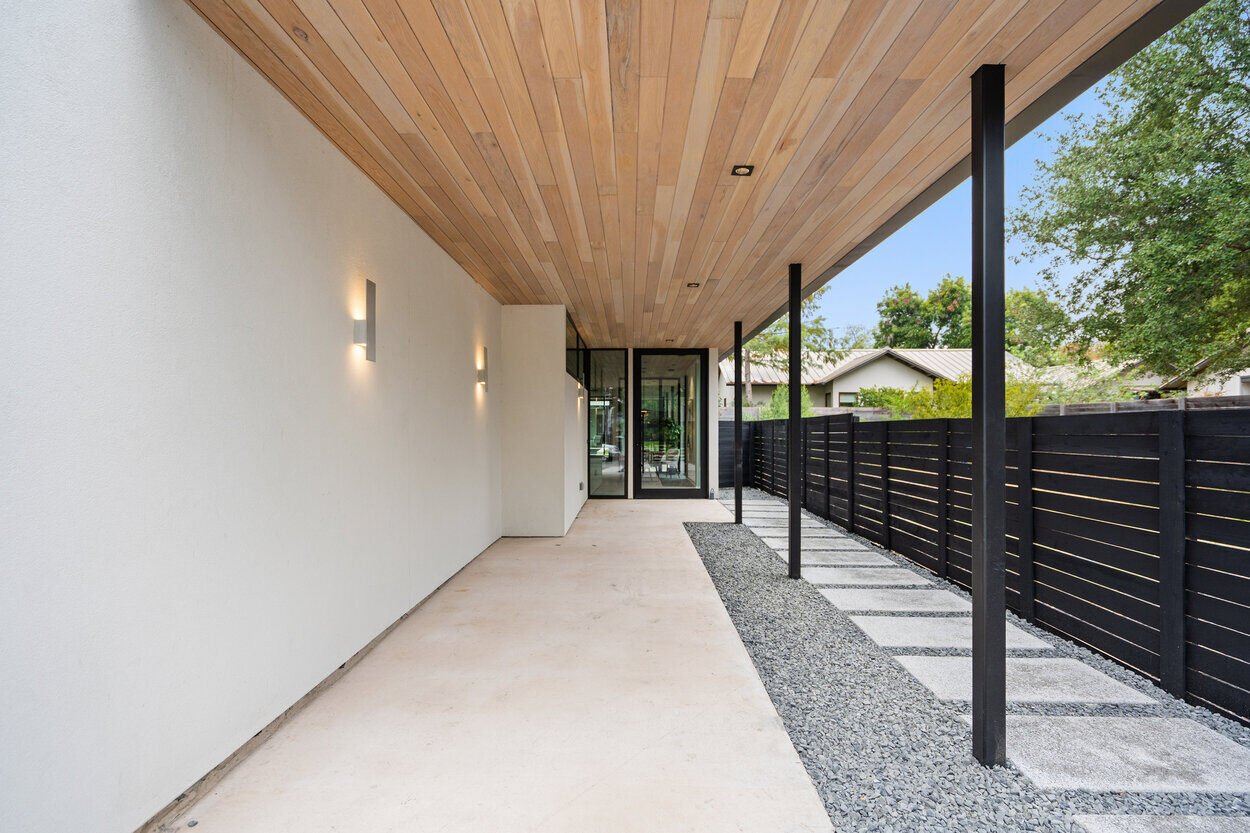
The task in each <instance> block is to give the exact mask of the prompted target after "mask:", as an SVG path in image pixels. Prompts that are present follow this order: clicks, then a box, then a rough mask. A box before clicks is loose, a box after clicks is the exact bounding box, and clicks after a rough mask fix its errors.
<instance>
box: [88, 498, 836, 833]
mask: <svg viewBox="0 0 1250 833" xmlns="http://www.w3.org/2000/svg"><path fill="white" fill-rule="evenodd" d="M728 518H729V516H728V513H727V512H726V511H725V509H724V508H723V507H721V506H719V505H718V504H716V503H714V502H712V501H697V500H628V501H627V500H602V501H590V502H589V503H587V504H586V506H585V508H583V509H582V511H581V514H580V516H579V517H578V519H577V521H576V522H575V523H574V524H573V528H572V529H571V530H570V532H569V534H568V535H566V536H565V537H564V538H535V539H503V540H501V541H499V542H497V543H496V544H495V545H494V546H492V547H490V548H489V549H488V550H486V551H485V552H484V553H483V554H482V555H480V556H478V557H477V559H475V560H474V561H473V562H471V563H470V564H469V565H468V566H466V567H465V568H464V569H463V570H461V572H460V573H459V574H457V575H456V576H454V577H453V578H451V579H450V580H449V581H448V582H447V583H446V584H445V585H444V586H443V587H442V588H440V589H439V590H438V591H437V592H436V593H434V594H433V595H432V596H430V597H429V598H428V599H427V600H426V601H425V602H424V603H423V604H422V605H421V606H420V607H418V608H417V609H416V610H415V611H414V612H413V613H412V614H411V615H410V616H409V617H408V618H407V619H405V620H404V621H402V622H400V623H399V624H398V626H397V627H396V628H395V629H394V630H393V631H392V632H391V633H390V634H389V635H388V636H387V637H386V638H385V639H383V640H382V641H381V642H380V643H379V644H378V645H377V647H375V648H374V649H373V651H371V652H370V653H369V654H368V655H367V656H365V657H364V658H363V659H362V660H361V661H360V662H359V663H358V664H357V665H355V666H354V667H352V668H351V669H349V670H348V671H347V673H346V674H345V675H344V676H343V677H342V678H341V679H340V680H339V681H338V682H337V683H335V684H334V685H333V686H331V687H329V688H328V689H326V690H325V691H324V692H323V693H322V694H320V695H319V696H318V697H316V698H315V699H313V700H312V702H311V703H309V705H308V706H307V707H306V708H304V709H303V710H301V711H300V712H298V713H297V714H295V715H293V716H292V718H291V719H290V720H288V722H287V723H285V724H284V725H283V726H282V727H281V728H279V729H278V731H277V732H276V733H275V734H274V736H273V737H272V738H270V739H269V740H268V741H267V742H266V743H264V744H263V745H261V746H260V747H259V748H258V749H256V751H254V752H253V753H252V754H251V755H249V756H248V757H247V758H246V759H244V760H243V761H241V762H240V763H239V765H238V766H237V767H235V768H234V769H233V770H231V771H230V772H229V773H228V774H227V775H226V776H225V778H224V779H223V780H222V781H221V782H220V783H219V784H218V785H217V787H216V788H215V789H213V790H212V791H211V792H210V793H209V794H208V795H206V796H205V797H204V798H203V799H202V800H200V801H199V802H198V803H197V804H195V805H194V806H192V807H191V808H190V810H189V812H188V813H187V814H186V815H185V816H183V819H184V820H189V819H195V820H196V821H197V822H198V824H197V826H196V827H195V828H194V831H195V833H199V831H207V833H215V832H217V831H220V832H221V833H226V832H227V831H228V833H262V832H263V833H274V831H304V832H305V833H314V831H331V830H334V831H340V833H382V831H435V830H437V831H443V833H483V831H522V830H524V831H540V833H556V832H557V831H559V832H561V833H563V831H568V833H585V832H586V831H597V830H611V831H627V832H628V833H644V832H645V833H653V832H654V831H667V830H682V831H705V833H722V831H726V830H751V831H756V830H758V831H821V832H822V833H827V832H828V831H831V830H832V826H831V824H830V822H829V817H828V815H827V814H826V812H825V808H824V805H823V804H822V802H821V800H820V798H819V796H818V795H817V793H816V790H815V788H814V787H813V786H812V782H811V779H810V778H809V777H808V775H807V772H806V770H805V769H804V768H803V765H802V763H801V762H800V760H799V757H798V754H797V753H796V752H795V750H794V746H793V744H792V743H791V742H790V738H789V736H788V735H787V734H786V731H785V728H784V727H783V725H782V723H781V720H780V718H779V717H778V715H777V712H776V710H775V709H774V708H773V705H772V702H771V701H770V700H769V697H768V693H767V692H766V691H765V689H764V686H763V684H762V683H761V682H760V678H759V675H758V674H757V673H756V671H755V667H754V666H753V665H752V663H751V659H750V657H749V656H748V655H747V652H746V649H745V648H744V647H743V645H742V641H741V639H740V638H739V637H738V633H737V631H736V630H735V628H734V625H733V622H732V621H731V620H730V618H729V615H728V614H727V613H726V612H725V608H724V605H723V604H722V603H721V600H720V596H719V595H718V594H717V592H716V589H715V587H714V586H713V585H712V581H711V579H710V578H709V577H708V574H707V571H706V570H705V569H704V567H703V564H702V562H701V561H700V560H699V556H698V554H697V553H696V552H695V549H694V546H693V545H692V544H691V542H690V539H689V537H688V536H687V535H686V532H685V530H684V528H683V527H682V523H683V522H684V521H717V522H723V521H726V520H728ZM326 670H327V672H328V671H329V670H332V669H326ZM90 826H91V825H90V824H88V825H87V827H90ZM178 829H179V830H183V829H184V827H183V826H179V827H178Z"/></svg>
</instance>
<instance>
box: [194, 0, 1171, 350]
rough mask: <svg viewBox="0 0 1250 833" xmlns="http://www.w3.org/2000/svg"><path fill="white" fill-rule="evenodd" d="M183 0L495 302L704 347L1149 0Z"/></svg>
mask: <svg viewBox="0 0 1250 833" xmlns="http://www.w3.org/2000/svg"><path fill="white" fill-rule="evenodd" d="M190 1H191V3H192V5H193V6H195V7H196V8H197V9H198V10H199V12H200V13H201V14H202V15H203V16H204V17H205V18H206V19H207V20H208V21H209V22H210V23H211V24H212V25H213V26H215V27H216V28H217V30H218V31H219V32H221V34H222V35H223V36H225V37H226V38H227V39H228V40H229V41H231V42H232V43H233V44H234V45H235V46H236V47H237V48H238V49H239V50H240V52H242V54H243V55H244V56H246V57H247V58H248V59H249V60H250V61H251V62H252V63H253V64H254V65H255V66H256V67H257V68H258V69H259V70H260V71H261V72H262V73H263V74H264V75H266V76H268V78H269V79H270V80H271V81H272V82H273V83H274V84H275V85H276V86H277V87H278V89H280V90H281V91H282V92H283V93H284V94H285V95H286V96H287V97H288V98H289V99H290V100H291V101H292V102H293V103H294V104H295V106H296V107H298V108H299V109H300V110H302V111H303V112H304V113H305V114H306V115H307V116H308V118H309V119H311V120H312V122H313V123H314V124H316V125H317V126H318V127H319V128H320V129H321V130H322V131H323V132H324V133H325V134H326V135H327V136H328V137H329V138H330V140H331V141H333V142H334V143H335V144H336V145H338V147H339V148H341V149H342V151H343V152H344V153H345V154H346V155H347V156H348V157H350V158H351V159H352V160H353V161H354V162H355V163H356V164H357V165H359V166H360V168H361V169H362V170H363V171H364V172H365V173H366V174H367V175H368V176H370V177H371V178H372V179H373V180H374V181H375V182H376V183H377V184H378V185H379V186H380V187H381V188H382V189H383V190H384V191H385V192H386V193H387V194H389V195H390V196H391V197H392V199H394V200H395V202H396V203H398V204H399V205H400V206H401V207H402V208H403V209H404V210H405V211H406V212H407V213H408V214H409V215H411V216H412V218H413V219H414V220H415V221H416V222H417V223H418V224H419V225H420V226H421V227H422V228H423V229H425V230H426V231H427V232H428V233H429V234H430V235H431V236H433V237H434V239H435V240H437V241H438V242H439V244H440V245H441V246H442V247H443V248H444V249H446V250H447V251H448V252H449V253H450V254H451V256H452V257H454V258H455V259H456V260H457V261H458V262H459V263H460V264H461V265H462V266H463V267H464V268H465V269H466V270H467V271H468V272H469V273H470V274H471V275H472V276H473V277H474V278H475V279H476V280H477V281H478V282H479V283H480V284H481V285H482V286H483V287H485V288H486V289H487V291H489V292H490V293H491V295H493V296H494V297H495V298H497V299H498V300H499V301H501V302H502V303H506V304H527V303H562V304H565V305H566V306H567V307H568V308H569V311H570V313H571V314H572V316H573V318H574V320H575V321H576V323H577V325H578V327H579V328H580V329H581V331H582V334H583V336H584V337H585V338H586V339H587V341H588V342H589V343H590V344H591V345H592V346H665V345H667V346H701V347H707V346H714V347H719V348H724V347H726V346H728V344H729V343H730V342H731V341H732V322H733V321H734V320H736V319H742V320H743V321H744V322H745V324H746V326H747V328H748V329H750V328H752V327H754V326H756V325H758V324H760V323H762V322H763V321H764V320H765V319H766V318H767V317H768V316H770V314H771V313H772V312H773V311H775V310H776V309H777V308H779V307H780V306H781V305H782V304H783V303H784V301H785V296H786V290H785V286H786V264H788V263H790V262H792V261H794V262H801V263H803V264H804V269H805V274H806V275H808V276H811V277H815V276H818V275H820V273H822V272H823V271H824V270H825V269H826V268H828V267H829V266H830V265H831V264H834V263H836V262H837V261H838V260H839V259H840V258H842V257H844V256H845V255H846V254H847V253H848V252H850V251H851V250H852V249H853V248H854V247H855V246H856V244H858V243H859V242H860V241H862V240H864V239H865V238H866V237H868V236H869V235H870V234H872V233H873V232H874V231H875V230H877V229H878V228H879V227H881V225H882V224H883V223H885V222H886V221H887V220H888V219H889V218H890V217H891V216H893V215H894V214H895V212H897V211H899V210H900V209H901V208H903V207H904V206H906V205H907V204H908V203H909V202H910V201H911V200H912V199H913V198H915V197H916V195H917V194H919V193H920V192H922V191H924V190H925V189H926V188H927V187H928V186H929V185H930V184H932V183H933V182H935V181H936V180H938V179H939V178H940V177H941V176H942V175H943V174H945V173H946V172H947V171H949V170H950V169H951V168H952V166H954V165H955V164H956V163H957V162H958V161H959V160H961V159H962V158H964V157H965V156H966V155H967V153H968V148H969V139H968V136H969V130H970V127H969V118H968V114H969V82H968V78H969V76H970V75H971V73H972V71H973V70H974V69H975V68H976V66H978V65H979V64H982V63H1004V64H1006V66H1007V102H1008V104H1007V115H1008V118H1009V119H1010V118H1012V117H1013V116H1014V115H1016V114H1017V113H1019V112H1021V110H1023V109H1024V108H1025V107H1027V106H1028V105H1029V104H1030V103H1032V102H1033V101H1034V100H1035V99H1037V98H1038V96H1040V95H1041V94H1042V93H1044V92H1045V91H1046V90H1048V89H1049V88H1050V87H1052V86H1053V85H1054V84H1056V83H1057V82H1058V81H1059V80H1060V79H1062V78H1063V77H1064V76H1066V75H1067V74H1068V73H1070V72H1071V71H1072V70H1073V69H1074V68H1075V67H1077V66H1078V65H1079V64H1080V63H1081V62H1082V61H1084V60H1085V59H1086V58H1088V57H1089V56H1091V55H1092V54H1093V53H1094V52H1096V51H1097V50H1098V49H1100V48H1101V47H1102V46H1104V45H1105V44H1107V43H1108V42H1109V41H1110V40H1111V39H1112V38H1114V37H1115V36H1116V35H1118V34H1119V33H1120V32H1122V31H1123V30H1124V29H1125V28H1126V27H1127V26H1128V25H1129V24H1131V23H1133V22H1134V21H1135V20H1137V19H1138V18H1140V17H1141V16H1142V15H1143V14H1144V13H1146V12H1147V11H1148V10H1149V9H1150V8H1151V7H1153V6H1154V5H1155V4H1156V3H1157V2H1158V0H190ZM735 164H753V165H754V166H755V171H754V175H752V176H750V177H733V176H731V175H730V169H731V167H732V166H733V165H735ZM690 284H698V286H697V287H692V286H690Z"/></svg>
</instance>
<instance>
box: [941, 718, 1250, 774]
mask: <svg viewBox="0 0 1250 833" xmlns="http://www.w3.org/2000/svg"><path fill="white" fill-rule="evenodd" d="M964 720H965V722H967V723H969V724H971V722H972V720H971V718H967V717H965V718H964ZM1007 757H1008V758H1009V759H1010V760H1011V762H1012V763H1013V764H1015V765H1016V767H1017V768H1018V769H1019V770H1020V771H1021V772H1023V773H1024V774H1025V775H1026V776H1027V777H1028V778H1029V780H1030V781H1032V782H1033V783H1034V784H1035V785H1037V786H1038V787H1039V788H1040V789H1043V790H1093V791H1095V792H1232V793H1244V792H1245V791H1246V785H1247V784H1250V749H1247V748H1246V747H1244V746H1242V745H1240V744H1238V743H1235V742H1234V741H1232V740H1229V739H1228V738H1226V737H1224V736H1223V735H1221V734H1219V733H1218V732H1215V731H1212V730H1211V729H1208V728H1207V727H1205V726H1203V725H1201V724H1200V723H1196V722H1194V721H1193V720H1188V719H1185V718H1180V717H1040V716H1033V715H1008V717H1007Z"/></svg>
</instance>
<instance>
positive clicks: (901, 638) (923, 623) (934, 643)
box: [851, 616, 1050, 648]
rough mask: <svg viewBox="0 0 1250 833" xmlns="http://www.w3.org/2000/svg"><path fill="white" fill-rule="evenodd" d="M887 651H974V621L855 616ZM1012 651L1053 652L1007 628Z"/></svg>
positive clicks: (941, 618) (931, 617)
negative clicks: (962, 649)
mask: <svg viewBox="0 0 1250 833" xmlns="http://www.w3.org/2000/svg"><path fill="white" fill-rule="evenodd" d="M851 621H852V622H854V623H855V624H856V625H857V626H858V627H859V629H860V630H862V631H863V632H864V633H865V634H867V635H868V638H869V639H871V640H872V641H873V642H875V643H877V644H878V645H880V646H882V647H883V648H971V647H972V620H971V619H964V618H963V617H954V616H852V617H851ZM1007 647H1008V648H1049V647H1050V646H1049V645H1047V644H1046V643H1045V642H1043V641H1042V640H1040V639H1038V638H1037V637H1036V636H1033V635H1032V634H1031V633H1026V632H1025V631H1023V630H1021V629H1020V628H1017V627H1016V626H1015V625H1011V624H1008V625H1007Z"/></svg>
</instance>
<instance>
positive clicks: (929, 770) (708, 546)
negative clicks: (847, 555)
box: [687, 523, 1250, 833]
mask: <svg viewBox="0 0 1250 833" xmlns="http://www.w3.org/2000/svg"><path fill="white" fill-rule="evenodd" d="M687 530H688V532H689V534H690V537H691V540H692V541H693V542H694V545H695V547H696V549H697V550H698V552H699V554H700V556H701V557H702V559H703V562H704V564H705V566H706V568H707V570H708V573H709V575H710V576H711V578H712V580H713V582H714V584H715V586H716V588H717V590H718V592H719V593H720V595H721V598H722V600H723V602H724V604H725V608H726V610H727V611H728V612H729V615H730V617H731V618H732V620H733V622H734V624H735V626H736V627H737V629H738V633H739V635H740V636H741V638H742V641H743V644H744V645H745V646H746V648H747V651H748V652H749V654H750V656H751V659H752V660H753V662H754V663H755V666H756V668H757V670H758V671H759V674H760V678H761V679H762V680H763V682H764V685H765V687H766V689H767V690H768V693H769V695H770V697H771V698H772V701H773V704H774V706H775V707H776V709H777V711H778V713H779V714H780V716H781V719H782V721H783V723H784V725H785V727H786V730H787V731H788V732H789V734H790V738H791V740H792V741H793V743H794V746H795V748H796V750H797V751H798V753H799V756H800V758H801V759H802V761H803V764H804V766H805V767H806V768H807V771H808V774H809V775H810V776H811V778H812V781H813V783H814V784H815V786H816V789H817V791H818V792H819V794H820V796H821V798H822V799H823V801H824V803H825V807H826V809H827V811H828V812H829V816H830V819H831V820H832V821H833V824H834V826H835V828H836V829H838V830H840V831H897V833H921V831H934V832H935V833H936V831H1003V833H1015V831H1033V832H1034V833H1042V831H1045V832H1046V833H1050V831H1071V832H1072V833H1076V832H1077V831H1079V830H1080V828H1079V827H1077V826H1076V825H1075V824H1074V823H1073V822H1072V821H1071V817H1072V816H1073V815H1077V814H1081V813H1129V814H1146V813H1154V814H1165V815H1172V814H1184V813H1191V814H1201V815H1233V814H1237V815H1240V814H1246V813H1250V799H1248V797H1247V796H1235V795H1203V794H1185V793H1175V794H1124V793H1119V794H1104V793H1084V792H1075V793H1061V792H1044V791H1041V790H1038V789H1037V788H1035V787H1033V786H1032V784H1031V783H1030V782H1029V781H1028V780H1027V779H1025V778H1024V777H1023V776H1022V775H1020V773H1019V772H1018V771H1016V770H1015V769H1014V768H1012V767H999V768H991V769H987V768H984V767H982V766H980V765H979V764H977V763H976V761H975V760H974V759H973V758H972V755H971V752H970V749H971V730H970V729H969V728H968V727H967V725H965V724H964V723H963V722H962V721H961V720H960V716H961V715H962V714H966V713H967V705H966V704H958V703H956V704H950V703H942V702H940V701H938V700H937V699H936V698H934V697H933V696H932V695H931V694H930V693H929V691H928V690H927V689H925V688H924V687H923V686H922V685H920V683H919V682H918V681H916V680H915V679H914V678H913V677H912V676H911V675H910V674H908V673H907V672H906V671H905V670H904V669H903V668H902V666H900V665H899V664H897V663H896V662H895V661H894V660H893V659H892V658H891V656H890V654H889V653H888V652H887V650H886V649H883V648H881V647H879V646H877V645H876V644H875V643H873V642H872V641H871V640H869V639H868V638H867V637H866V636H865V635H864V634H863V633H862V632H861V631H860V630H859V629H858V628H857V627H856V626H855V625H854V624H853V623H852V622H851V621H850V619H849V618H848V617H847V615H846V614H844V613H842V612H841V611H839V610H838V609H837V608H835V607H834V606H833V605H832V604H830V603H829V602H828V601H827V600H826V599H825V598H824V597H823V596H821V595H820V593H819V591H817V589H816V588H814V587H812V586H811V585H809V584H807V583H806V582H801V581H792V580H790V579H788V578H786V576H785V565H784V563H783V562H782V561H781V560H780V559H779V558H777V556H776V555H775V554H774V553H773V552H772V551H771V550H770V549H769V548H768V547H767V546H766V545H765V544H764V543H763V542H762V541H760V539H759V538H757V537H756V536H755V535H754V534H753V533H752V532H751V531H750V530H748V529H746V528H744V527H739V526H736V525H734V524H712V523H692V524H687ZM874 548H875V547H874ZM875 549H876V548H875ZM878 551H879V549H878ZM892 557H894V556H892ZM898 561H899V563H900V565H901V566H905V567H910V565H909V564H907V563H906V562H903V561H902V560H901V559H898ZM921 574H922V575H931V574H928V573H923V572H922V573H921ZM939 584H942V583H940V582H939ZM956 592H958V591H956ZM1013 622H1015V624H1017V625H1020V626H1021V627H1025V628H1026V629H1027V630H1029V632H1030V633H1034V634H1036V635H1040V636H1041V637H1042V638H1043V639H1045V640H1046V641H1047V643H1048V644H1052V645H1054V644H1055V643H1056V641H1060V642H1061V641H1062V640H1055V638H1054V637H1052V636H1050V635H1049V634H1044V633H1042V632H1040V631H1038V630H1037V629H1034V628H1032V627H1031V626H1027V625H1025V624H1022V623H1020V622H1019V621H1017V620H1015V619H1014V618H1013ZM1072 647H1075V646H1072ZM1055 652H1056V653H1059V654H1062V655H1072V653H1071V652H1070V651H1069V650H1066V649H1063V648H1061V647H1056V651H1055ZM1086 653H1088V652H1086ZM1089 656H1091V657H1092V656H1093V655H1089ZM1082 658H1084V656H1082ZM1091 664H1094V665H1098V667H1099V668H1100V669H1101V670H1104V671H1107V673H1109V674H1112V676H1114V677H1115V678H1116V679H1120V680H1121V681H1126V680H1125V673H1121V672H1123V671H1124V670H1123V669H1120V668H1119V667H1118V666H1114V665H1113V664H1111V663H1109V662H1106V661H1104V662H1103V663H1102V664H1099V663H1096V662H1091ZM1108 666H1110V668H1109V667H1108ZM1113 669H1114V670H1113ZM1126 673H1127V674H1128V676H1129V677H1130V678H1132V677H1136V675H1133V674H1132V673H1131V672H1126ZM1129 684H1130V685H1133V683H1132V682H1130V683H1129ZM1134 687H1136V688H1138V689H1139V690H1143V691H1145V690H1148V689H1150V688H1153V687H1151V686H1149V684H1148V683H1144V681H1142V680H1141V679H1140V678H1137V679H1136V685H1135V686H1134ZM1157 691H1158V690H1157V689H1155V690H1154V691H1152V692H1150V693H1151V694H1155V693H1156V692H1157ZM1165 697H1166V695H1165ZM1167 699H1171V698H1167ZM1173 703H1174V704H1175V705H1165V704H1161V705H1160V706H1159V707H1158V708H1156V707H1153V706H1150V707H1146V709H1147V710H1146V711H1130V710H1126V709H1125V708H1124V707H1114V709H1113V710H1111V711H1107V707H1098V708H1099V709H1102V711H1097V712H1094V713H1113V714H1130V713H1132V714H1137V713H1148V714H1159V713H1160V710H1163V711H1165V712H1168V713H1171V712H1172V711H1173V710H1175V711H1176V712H1177V713H1180V712H1181V711H1183V712H1184V714H1185V716H1189V717H1195V715H1194V714H1193V712H1196V711H1201V710H1197V709H1194V708H1193V707H1190V706H1187V705H1185V704H1183V703H1176V702H1175V701H1173ZM1139 708H1140V707H1139ZM1013 711H1015V709H1013ZM1020 713H1039V712H1037V711H1031V710H1027V709H1025V710H1020ZM1043 713H1044V712H1043ZM1065 713H1071V712H1065ZM1196 719H1197V718H1196ZM1202 722H1203V723H1204V724H1205V725H1208V726H1218V727H1219V729H1220V730H1221V731H1224V732H1225V733H1226V734H1230V736H1233V737H1238V738H1241V739H1242V740H1243V742H1246V740H1245V739H1244V738H1245V732H1242V731H1237V730H1240V729H1241V728H1242V727H1239V726H1237V724H1232V723H1231V722H1230V721H1227V720H1224V719H1223V718H1219V717H1217V716H1215V715H1209V718H1208V719H1204V720H1202ZM1230 727H1235V728H1230Z"/></svg>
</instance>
